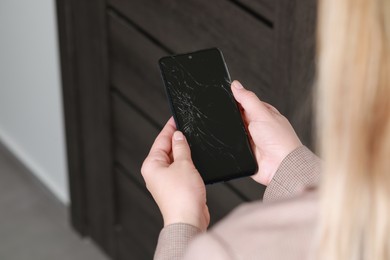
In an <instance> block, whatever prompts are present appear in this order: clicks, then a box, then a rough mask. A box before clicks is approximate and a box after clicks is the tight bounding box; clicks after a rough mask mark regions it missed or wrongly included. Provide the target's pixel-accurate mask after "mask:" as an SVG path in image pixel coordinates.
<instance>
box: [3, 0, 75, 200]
mask: <svg viewBox="0 0 390 260" xmlns="http://www.w3.org/2000/svg"><path fill="white" fill-rule="evenodd" d="M0 140H1V142H3V143H4V144H5V145H6V146H8V148H9V149H10V150H11V151H12V152H13V153H14V154H15V155H16V156H17V157H19V159H20V160H21V161H22V162H23V163H24V164H25V165H26V166H27V167H28V168H30V170H31V171H32V172H33V173H34V174H35V175H36V176H37V177H38V178H39V179H40V180H41V181H42V182H43V183H44V184H45V185H47V187H48V188H49V189H50V190H51V191H52V192H53V193H54V194H55V195H56V196H57V197H58V198H59V199H60V200H61V201H63V202H65V203H68V201H69V194H68V187H67V168H66V153H65V144H64V123H63V111H62V96H61V82H60V71H59V54H58V43H57V24H56V12H55V1H54V0H39V1H31V0H0Z"/></svg>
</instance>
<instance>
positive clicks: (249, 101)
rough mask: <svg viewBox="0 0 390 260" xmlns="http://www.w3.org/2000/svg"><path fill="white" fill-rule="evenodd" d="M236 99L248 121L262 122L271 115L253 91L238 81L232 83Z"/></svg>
mask: <svg viewBox="0 0 390 260" xmlns="http://www.w3.org/2000/svg"><path fill="white" fill-rule="evenodd" d="M232 92H233V95H234V98H235V99H236V100H237V102H238V103H240V105H241V106H242V108H243V109H244V113H245V116H246V118H247V120H248V121H256V120H261V119H263V118H264V116H266V115H269V111H268V109H267V107H266V106H265V105H264V104H263V103H262V102H261V101H260V99H259V98H258V97H257V96H256V94H255V93H253V92H252V91H249V90H246V89H245V88H244V87H243V86H242V85H241V83H240V82H238V81H237V80H235V81H233V83H232Z"/></svg>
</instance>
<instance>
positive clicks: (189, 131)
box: [159, 48, 257, 183]
mask: <svg viewBox="0 0 390 260" xmlns="http://www.w3.org/2000/svg"><path fill="white" fill-rule="evenodd" d="M159 64H160V69H161V72H162V75H163V80H164V84H165V87H166V90H167V95H168V99H169V101H170V105H171V110H172V113H173V116H174V119H175V122H176V126H177V128H178V130H180V131H182V132H183V134H184V135H185V136H186V138H187V141H188V143H189V145H190V148H191V156H192V160H193V162H194V164H195V167H196V168H197V169H198V171H199V172H200V174H201V176H202V178H203V180H204V182H205V183H214V182H219V181H227V180H229V179H233V178H237V177H242V176H249V175H252V174H254V173H255V172H256V171H257V164H256V160H255V159H254V156H253V153H252V150H251V146H250V142H249V139H248V135H247V132H246V130H245V126H244V123H243V121H242V117H241V113H240V110H239V108H238V106H237V103H236V101H235V99H234V97H233V94H232V92H231V89H230V84H231V80H230V76H229V73H228V70H227V68H226V64H225V61H224V59H223V56H222V53H221V52H220V51H219V50H218V49H216V48H214V49H208V50H202V51H197V52H193V53H187V54H182V55H174V56H168V57H164V58H162V59H160V61H159Z"/></svg>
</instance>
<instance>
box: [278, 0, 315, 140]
mask: <svg viewBox="0 0 390 260" xmlns="http://www.w3.org/2000/svg"><path fill="white" fill-rule="evenodd" d="M276 8H277V16H276V17H275V26H274V30H275V41H276V46H277V47H276V49H275V67H274V76H273V79H274V82H275V85H279V86H282V88H285V89H286V93H285V96H284V97H283V99H284V102H285V103H286V108H287V109H286V110H282V111H281V112H283V113H284V115H285V116H286V117H287V118H288V119H289V120H290V122H291V124H292V125H293V127H294V129H295V131H296V132H297V134H298V135H299V137H300V138H301V141H302V142H303V143H304V144H305V145H307V146H309V147H312V144H313V142H312V111H313V109H312V90H313V84H314V69H315V64H314V63H315V60H314V56H315V55H314V53H315V28H316V13H317V12H316V9H317V1H316V0H301V1H290V0H279V1H277V4H276ZM283 86H284V87H283Z"/></svg>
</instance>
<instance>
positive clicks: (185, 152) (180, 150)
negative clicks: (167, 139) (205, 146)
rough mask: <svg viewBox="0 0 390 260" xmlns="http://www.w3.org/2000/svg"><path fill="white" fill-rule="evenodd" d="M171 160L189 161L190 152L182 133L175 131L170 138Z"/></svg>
mask: <svg viewBox="0 0 390 260" xmlns="http://www.w3.org/2000/svg"><path fill="white" fill-rule="evenodd" d="M172 152H173V160H174V161H175V162H176V161H180V160H191V150H190V147H189V146H188V143H187V140H186V138H185V136H184V135H183V133H182V132H180V131H176V132H175V133H174V135H173V138H172Z"/></svg>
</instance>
